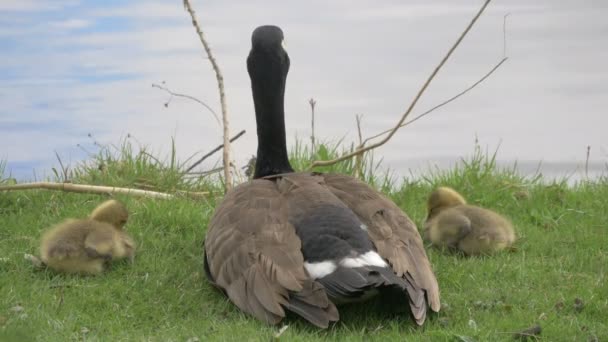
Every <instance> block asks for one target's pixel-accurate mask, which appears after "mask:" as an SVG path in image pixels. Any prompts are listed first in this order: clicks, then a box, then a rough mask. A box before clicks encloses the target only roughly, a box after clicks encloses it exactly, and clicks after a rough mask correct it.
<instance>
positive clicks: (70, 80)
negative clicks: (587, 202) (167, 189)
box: [0, 0, 608, 180]
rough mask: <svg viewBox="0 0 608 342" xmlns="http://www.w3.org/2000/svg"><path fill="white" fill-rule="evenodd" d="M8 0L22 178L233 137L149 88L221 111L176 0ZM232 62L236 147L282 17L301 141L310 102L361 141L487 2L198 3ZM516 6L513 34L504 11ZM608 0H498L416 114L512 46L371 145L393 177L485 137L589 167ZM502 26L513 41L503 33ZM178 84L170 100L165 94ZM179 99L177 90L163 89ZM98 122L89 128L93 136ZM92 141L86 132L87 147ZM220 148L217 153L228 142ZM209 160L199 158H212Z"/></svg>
mask: <svg viewBox="0 0 608 342" xmlns="http://www.w3.org/2000/svg"><path fill="white" fill-rule="evenodd" d="M33 3H36V2H24V1H16V0H4V1H2V3H0V48H1V49H2V54H1V55H0V99H1V102H2V108H0V159H5V160H7V161H8V165H7V173H10V174H12V175H13V176H16V177H17V178H19V179H22V180H27V179H33V178H34V172H33V170H34V169H35V170H36V177H37V178H43V177H44V175H49V174H50V168H51V166H56V165H57V162H56V157H55V152H57V153H58V154H59V155H60V156H61V157H62V160H63V161H64V162H65V163H67V164H71V165H75V164H76V163H78V162H79V161H80V160H82V159H84V158H86V153H85V152H84V150H83V149H85V150H88V151H95V150H96V149H97V147H96V145H95V143H94V142H97V143H99V144H111V143H118V142H119V141H120V139H121V137H124V136H126V135H127V134H130V135H131V136H132V137H133V138H132V139H133V141H137V142H139V143H141V144H143V145H147V146H149V147H150V148H151V149H152V150H153V151H155V152H157V153H158V154H161V155H166V154H168V152H169V150H170V143H171V137H175V139H176V146H177V150H178V153H179V156H180V158H181V159H185V158H187V157H189V156H190V155H192V154H194V153H196V152H198V153H199V154H200V153H204V152H206V151H208V150H210V149H212V148H213V147H215V146H216V145H218V144H219V143H220V142H221V138H220V132H221V130H220V128H219V126H218V124H217V123H216V122H215V120H214V119H213V117H212V116H211V115H210V114H209V112H208V111H207V110H205V109H204V108H203V107H202V106H200V105H198V104H197V103H195V102H192V101H190V100H187V99H183V98H178V97H173V98H171V97H170V96H169V95H168V94H166V93H164V92H163V91H161V90H159V89H157V88H153V87H151V85H152V83H161V82H162V81H165V82H166V83H165V86H167V87H169V88H170V89H171V90H173V91H175V92H179V93H184V94H189V95H192V96H196V97H197V98H199V99H201V100H202V101H204V102H206V103H207V104H208V105H209V106H211V107H212V108H214V110H215V111H216V112H217V113H220V112H221V111H220V108H219V101H218V95H217V88H216V85H215V76H214V74H213V71H212V70H211V67H210V66H209V63H208V61H207V60H205V59H204V58H203V51H202V48H201V46H200V43H199V42H198V38H197V36H196V35H195V33H194V30H193V28H192V26H191V24H190V20H189V18H188V16H187V13H186V12H185V11H184V10H183V8H182V5H181V3H176V2H172V1H157V2H151V1H112V2H109V3H105V4H102V3H97V2H84V3H81V2H77V1H56V2H53V4H50V3H38V4H37V5H32V4H33ZM194 5H195V6H196V7H197V9H198V11H197V13H198V15H199V19H200V22H201V24H202V25H203V29H204V30H205V33H206V35H207V38H208V40H209V41H210V43H211V45H212V48H213V51H214V53H215V56H216V58H217V60H218V62H219V64H220V67H221V68H222V70H223V73H224V78H225V81H226V94H227V98H228V106H229V112H230V122H231V130H232V132H238V131H240V130H241V129H246V130H247V134H246V135H245V136H244V137H242V138H241V139H239V140H238V141H237V142H236V143H235V144H234V145H233V150H234V159H235V160H236V162H237V164H243V163H245V161H246V160H247V158H248V157H249V156H250V155H251V154H253V153H255V149H256V140H255V134H254V132H255V121H254V114H253V103H252V100H251V92H250V85H249V79H248V76H247V72H246V69H245V58H246V56H247V53H248V50H249V48H250V34H251V31H252V30H253V29H254V28H255V27H256V26H257V25H260V24H267V23H273V24H277V25H279V26H281V27H282V28H283V30H284V32H285V37H286V45H287V50H288V52H289V54H290V57H291V61H292V63H291V70H290V73H289V77H288V81H287V82H288V86H287V95H286V112H287V113H286V122H287V126H288V128H287V132H288V137H289V139H288V143H289V144H290V145H293V144H294V142H295V139H296V137H300V138H301V139H308V137H309V135H310V127H309V126H310V111H309V107H308V100H309V99H310V98H311V97H312V98H315V99H316V101H317V108H316V109H317V113H316V136H317V138H318V139H327V140H337V139H341V138H343V139H344V141H345V142H346V143H348V144H350V142H351V141H354V140H356V125H355V115H356V114H362V115H363V135H364V136H369V135H371V134H374V133H376V132H379V131H382V130H384V129H386V128H389V127H391V126H392V125H394V123H395V122H396V121H397V120H398V118H399V116H400V115H401V113H402V112H403V111H404V110H405V108H407V105H408V104H409V102H410V101H411V99H412V98H413V97H414V94H415V93H416V91H417V90H418V88H419V87H420V86H421V85H422V83H423V82H424V80H425V78H426V77H427V76H428V75H429V74H430V72H431V71H432V70H433V68H434V67H435V66H436V65H437V63H438V62H439V61H440V60H441V58H442V57H443V55H444V54H445V52H446V51H447V50H448V48H449V47H450V46H451V44H452V43H453V42H454V41H455V40H456V38H457V37H458V35H459V34H460V32H461V31H462V30H463V29H464V27H465V26H466V25H467V24H468V22H469V21H470V19H471V18H472V16H473V15H474V14H475V12H476V11H477V9H478V8H479V6H480V5H481V2H480V1H477V0H475V1H473V0H449V1H448V0H441V1H439V0H438V1H433V2H432V3H429V2H428V1H408V2H407V3H405V2H403V1H397V0H394V1H382V2H377V1H371V0H369V1H367V0H365V1H364V0H356V1H332V2H326V1H320V0H317V1H311V2H306V3H303V2H295V1H278V0H275V1H265V2H263V3H255V4H253V3H251V2H249V1H245V0H239V1H231V2H226V1H219V0H218V1H205V2H201V3H198V2H197V3H195V4H194ZM506 14H509V16H508V18H507V25H506V35H504V33H505V32H503V18H504V16H505V15H506ZM607 17H608V2H606V1H599V0H597V1H593V0H582V1H577V0H560V1H557V0H539V1H525V0H510V1H494V2H492V3H491V4H490V6H489V7H488V9H487V11H486V13H485V14H484V15H483V16H482V17H481V19H480V20H479V22H478V23H477V25H476V26H475V27H474V28H473V30H472V31H471V32H470V34H469V36H467V37H466V38H465V40H464V41H463V43H462V44H461V46H460V47H459V48H458V50H456V52H455V53H454V55H453V57H452V58H451V59H450V60H449V61H448V63H447V64H446V66H445V68H444V69H443V70H442V71H441V72H440V73H439V75H438V76H437V78H436V79H435V80H434V81H433V83H432V84H431V86H430V87H429V89H428V91H427V93H425V95H424V96H423V97H422V99H421V101H420V102H419V104H418V105H417V106H416V109H415V110H414V113H412V115H416V114H417V113H421V112H423V111H424V110H426V109H428V108H431V107H433V106H434V105H436V104H438V103H440V102H442V101H443V100H445V99H447V98H449V97H451V96H453V95H454V94H456V93H458V92H460V91H462V90H463V89H465V88H466V87H468V86H469V85H471V84H472V83H474V82H475V81H477V80H478V79H479V78H480V77H482V76H483V75H484V74H485V73H486V72H488V71H489V70H490V69H491V68H492V67H493V66H494V65H495V64H496V63H498V62H499V61H500V60H501V59H502V58H503V56H507V57H509V59H508V60H507V61H506V62H505V63H504V64H503V65H502V66H501V67H500V68H499V69H498V70H497V71H496V72H495V73H494V74H493V75H492V76H491V77H490V78H488V79H487V80H486V81H485V82H484V83H482V84H481V85H479V86H478V87H477V88H475V89H473V90H472V91H471V92H469V93H468V94H466V95H465V96H463V97H462V98H459V99H458V100H456V101H454V102H453V103H451V104H449V105H447V106H445V107H443V108H441V109H439V110H437V111H436V112H434V113H433V114H431V115H429V116H428V117H426V118H424V119H422V120H420V121H419V122H417V123H415V124H413V125H411V126H409V127H407V128H404V129H403V130H401V131H399V132H398V133H397V134H396V135H395V136H394V138H393V139H392V140H391V141H390V142H389V143H388V144H387V145H385V146H383V147H381V148H380V149H378V150H377V151H376V155H377V156H378V157H383V158H384V163H385V165H386V166H387V167H389V168H391V169H393V170H394V171H395V172H396V174H397V175H401V176H406V175H408V174H409V173H410V170H414V171H412V172H414V173H420V172H424V170H425V168H426V167H427V166H428V165H439V167H449V165H450V162H451V161H454V160H457V159H458V158H459V157H461V156H465V155H470V154H471V152H472V151H473V148H474V142H475V139H477V140H478V141H479V143H480V145H481V146H488V147H489V148H490V149H491V150H493V149H494V148H496V146H498V145H500V149H499V151H498V159H499V160H500V161H501V162H503V163H504V164H505V165H509V166H510V165H513V162H514V161H516V160H517V161H519V163H518V165H519V170H520V171H521V172H522V173H524V174H532V173H534V172H535V171H536V169H537V166H538V163H539V162H540V161H542V169H541V170H542V173H543V174H545V175H550V176H551V177H564V176H568V175H570V177H571V179H582V178H583V177H585V175H584V173H581V172H582V171H581V170H584V164H585V160H586V158H587V156H586V152H587V146H591V153H590V156H589V162H590V164H589V165H590V168H589V169H588V172H587V175H588V176H589V177H594V176H597V175H599V174H601V173H602V172H604V171H605V170H606V162H607V161H608V140H607V138H606V133H605V132H606V127H608V116H607V115H606V108H608V95H607V94H608V67H607V66H606V60H608V20H606V18H607ZM503 35H504V37H506V40H503ZM169 100H170V102H169ZM167 102H169V104H168V105H167V106H165V103H167ZM89 133H90V134H91V135H92V138H90V137H89V136H88V134H89ZM78 145H79V146H80V147H79V146H78ZM218 157H219V154H218ZM216 162H217V158H216V159H215V160H210V161H209V162H208V163H206V164H205V165H203V166H202V169H205V168H210V167H212V165H213V164H214V163H216Z"/></svg>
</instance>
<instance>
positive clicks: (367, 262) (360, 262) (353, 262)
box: [340, 251, 388, 268]
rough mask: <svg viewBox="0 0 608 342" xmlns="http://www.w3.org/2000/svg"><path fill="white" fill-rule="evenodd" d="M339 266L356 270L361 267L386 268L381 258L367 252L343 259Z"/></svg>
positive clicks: (376, 254)
mask: <svg viewBox="0 0 608 342" xmlns="http://www.w3.org/2000/svg"><path fill="white" fill-rule="evenodd" d="M340 265H341V266H343V267H349V268H357V267H363V266H378V267H386V266H388V265H387V263H386V261H384V259H382V257H381V256H380V255H379V254H378V253H376V252H374V251H369V252H367V253H364V254H361V255H359V256H357V257H354V258H344V259H342V261H340Z"/></svg>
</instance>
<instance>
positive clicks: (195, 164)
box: [184, 130, 245, 173]
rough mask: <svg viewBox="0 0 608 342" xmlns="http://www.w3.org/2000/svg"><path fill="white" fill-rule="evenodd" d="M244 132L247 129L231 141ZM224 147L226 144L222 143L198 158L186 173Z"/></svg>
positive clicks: (232, 139) (236, 136) (236, 137)
mask: <svg viewBox="0 0 608 342" xmlns="http://www.w3.org/2000/svg"><path fill="white" fill-rule="evenodd" d="M243 134H245V130H242V131H240V132H239V134H237V135H235V136H234V137H232V138H231V139H230V142H234V141H235V140H236V139H238V138H240V137H241V136H242V135H243ZM223 147H224V144H221V145H220V146H218V147H216V148H214V149H213V150H211V152H209V153H207V154H205V155H204V156H202V157H201V159H199V160H197V161H196V162H195V163H194V164H192V165H191V166H190V167H189V168H188V169H187V170H186V171H185V172H184V173H188V172H190V171H192V169H194V168H195V167H197V166H198V165H199V164H200V163H202V162H203V161H204V160H205V159H207V158H209V157H210V156H211V155H213V154H214V153H215V152H217V151H219V150H221V149H222V148H223Z"/></svg>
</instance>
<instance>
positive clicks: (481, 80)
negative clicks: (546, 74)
mask: <svg viewBox="0 0 608 342" xmlns="http://www.w3.org/2000/svg"><path fill="white" fill-rule="evenodd" d="M507 59H509V58H508V57H505V58H503V59H502V60H501V61H500V62H498V63H497V64H496V65H495V66H494V67H493V68H492V69H491V70H490V71H488V72H487V73H486V74H485V75H483V77H482V78H480V79H479V80H477V82H475V83H473V84H471V85H470V86H469V87H467V88H466V89H464V90H463V91H461V92H460V93H458V94H456V95H454V96H452V97H450V98H449V99H447V100H445V101H443V102H441V103H440V104H438V105H436V106H434V107H433V108H431V109H429V110H427V111H425V112H424V113H422V114H420V115H418V116H416V117H414V118H413V119H412V120H410V121H408V122H405V123H403V124H402V125H401V126H399V127H400V128H401V127H405V126H407V125H409V124H411V123H414V122H415V121H418V119H421V118H423V117H425V116H427V115H428V114H430V113H432V112H434V111H435V110H437V109H439V108H441V107H443V106H445V105H447V104H448V103H450V102H452V101H454V100H456V99H457V98H459V97H461V96H462V95H464V94H466V93H468V92H469V91H471V90H473V88H475V87H477V86H478V85H479V84H480V83H482V82H483V81H485V80H486V79H487V78H488V77H490V75H492V74H493V73H494V71H496V69H498V68H500V66H501V65H502V64H503V63H504V62H506V61H507ZM390 131H391V130H390V129H387V130H386V131H384V132H380V133H378V134H376V135H373V136H371V137H369V138H366V139H365V140H364V141H363V144H362V145H365V144H366V143H367V142H368V141H370V140H372V139H376V138H377V137H379V136H381V135H384V134H386V133H388V132H390Z"/></svg>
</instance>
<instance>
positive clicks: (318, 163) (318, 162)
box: [309, 0, 492, 169]
mask: <svg viewBox="0 0 608 342" xmlns="http://www.w3.org/2000/svg"><path fill="white" fill-rule="evenodd" d="M491 1H492V0H486V1H485V2H484V4H483V5H482V6H481V8H480V9H479V11H478V12H477V14H476V15H475V17H473V19H472V20H471V22H470V23H469V25H468V26H467V27H466V29H465V30H464V31H463V32H462V34H461V35H460V37H459V38H458V40H456V43H454V45H452V47H451V48H450V50H449V51H448V53H447V54H446V55H445V56H444V57H443V59H442V60H441V62H440V63H439V64H438V65H437V67H435V70H433V72H432V73H431V75H430V76H429V77H428V78H427V80H426V81H425V82H424V84H423V85H422V88H420V90H419V91H418V93H417V94H416V96H415V97H414V100H413V101H412V102H411V104H410V106H409V108H408V109H407V110H406V111H405V113H404V114H403V115H402V116H401V119H400V120H399V122H398V123H397V124H396V125H395V127H394V128H393V129H392V130H391V131H390V132H389V133H388V135H387V136H386V137H384V139H382V140H381V141H379V142H377V143H374V144H371V145H369V146H367V147H359V148H357V150H355V151H354V152H352V153H348V154H346V155H344V156H342V157H339V158H336V159H333V160H327V161H325V160H316V161H314V162H313V163H312V164H311V165H310V166H309V169H310V168H313V167H315V166H327V165H333V164H335V163H338V162H341V161H343V160H346V159H348V158H351V157H353V156H355V155H357V154H361V153H363V152H365V151H369V150H371V149H374V148H376V147H379V146H382V145H384V144H385V143H386V142H387V141H389V140H390V139H391V138H392V137H393V135H394V134H395V132H397V130H398V129H399V127H401V125H402V124H403V122H405V119H406V118H407V116H408V115H409V114H410V113H411V112H412V110H413V109H414V106H416V103H418V100H419V99H420V97H421V96H422V94H423V93H424V91H425V90H426V88H428V86H429V84H430V83H431V81H432V80H433V79H434V78H435V75H437V73H438V72H439V70H440V69H441V68H442V67H443V65H444V64H445V63H446V62H447V60H448V59H449V58H450V56H451V55H452V53H453V52H454V50H456V48H457V47H458V45H460V42H462V40H463V39H464V37H465V36H466V35H467V33H468V32H469V31H470V30H471V28H472V27H473V25H474V24H475V22H477V19H479V17H480V16H481V14H482V13H483V11H484V10H485V9H486V7H487V6H488V4H489V3H490V2H491Z"/></svg>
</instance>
